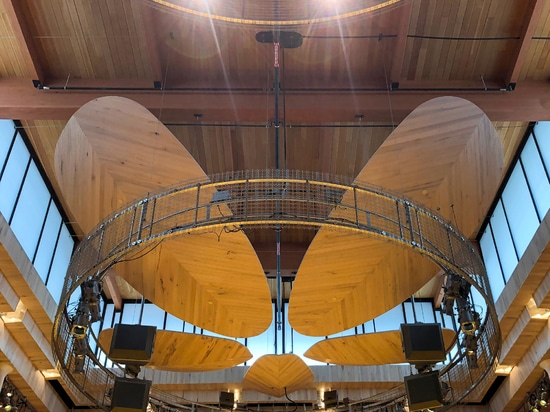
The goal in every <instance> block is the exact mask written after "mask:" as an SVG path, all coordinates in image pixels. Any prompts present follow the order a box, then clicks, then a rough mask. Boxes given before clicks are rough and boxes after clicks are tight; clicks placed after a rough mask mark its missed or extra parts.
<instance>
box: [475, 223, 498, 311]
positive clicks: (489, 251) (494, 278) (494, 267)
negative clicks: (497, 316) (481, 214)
mask: <svg viewBox="0 0 550 412" xmlns="http://www.w3.org/2000/svg"><path fill="white" fill-rule="evenodd" d="M479 245H480V247H481V253H482V255H483V261H484V263H485V269H486V270H487V275H488V276H489V284H490V285H491V290H492V291H493V297H494V298H495V300H496V299H498V297H499V296H500V294H501V293H502V290H503V289H504V278H503V277H502V271H501V270H500V264H499V263H498V256H497V250H496V248H495V244H494V242H493V235H492V233H491V227H490V225H487V227H486V228H485V231H484V232H483V235H482V236H481V239H480V241H479Z"/></svg>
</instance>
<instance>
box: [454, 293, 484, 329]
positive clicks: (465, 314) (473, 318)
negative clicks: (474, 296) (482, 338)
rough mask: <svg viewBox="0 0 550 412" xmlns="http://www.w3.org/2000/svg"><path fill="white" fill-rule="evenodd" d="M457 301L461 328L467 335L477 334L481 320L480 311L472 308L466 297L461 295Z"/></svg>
mask: <svg viewBox="0 0 550 412" xmlns="http://www.w3.org/2000/svg"><path fill="white" fill-rule="evenodd" d="M456 303H457V306H458V322H459V323H460V329H461V330H462V332H464V333H465V334H466V335H473V334H475V332H476V330H477V327H478V325H479V321H480V319H479V313H477V312H476V311H474V310H472V309H471V305H470V303H469V302H468V301H467V300H466V298H463V297H459V298H458V299H457V300H456Z"/></svg>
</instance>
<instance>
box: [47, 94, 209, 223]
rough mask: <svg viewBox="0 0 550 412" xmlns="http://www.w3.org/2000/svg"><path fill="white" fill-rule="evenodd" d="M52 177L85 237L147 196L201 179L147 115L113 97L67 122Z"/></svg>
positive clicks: (200, 172)
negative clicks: (190, 180) (124, 208)
mask: <svg viewBox="0 0 550 412" xmlns="http://www.w3.org/2000/svg"><path fill="white" fill-rule="evenodd" d="M55 173H56V177H57V180H58V182H59V186H60V187H61V190H62V192H63V197H64V198H65V200H66V201H67V204H68V206H69V209H70V210H69V212H70V213H71V215H72V217H73V218H74V220H75V221H76V223H77V224H78V225H79V226H80V228H81V229H82V231H83V232H84V233H87V232H89V231H90V230H91V229H92V228H93V227H94V226H95V225H96V224H98V223H99V221H100V220H101V219H103V218H104V217H105V216H107V215H108V214H110V213H112V212H113V211H114V210H116V209H117V208H119V207H121V206H123V205H125V204H126V203H128V202H130V201H131V200H133V199H137V198H140V197H144V196H145V195H147V192H149V191H152V190H156V189H160V188H162V187H165V186H168V185H171V184H175V183H177V182H179V181H183V180H188V179H201V178H204V177H205V174H204V171H203V170H202V169H201V167H200V166H199V164H198V163H197V162H196V161H195V159H193V157H192V156H191V155H190V154H189V152H188V151H187V150H186V149H185V147H183V146H182V145H181V143H180V142H179V141H178V140H177V139H176V138H175V137H174V136H173V135H172V133H171V132H170V131H169V130H168V129H167V128H166V127H165V126H164V125H163V124H162V123H161V122H160V121H159V120H158V119H157V118H156V117H155V116H154V115H153V114H152V113H151V112H149V111H148V110H147V109H146V108H145V107H143V106H141V105H140V104H138V103H136V102H134V101H133V100H130V99H126V98H123V97H115V96H110V97H101V98H99V99H95V100H92V101H91V102H89V103H87V104H85V105H84V106H82V107H81V108H80V109H79V110H77V112H76V113H75V114H74V115H73V116H72V117H71V118H70V119H69V121H68V122H67V125H66V126H65V128H64V129H63V132H62V133H61V136H60V137H59V140H58V142H57V146H56V148H55Z"/></svg>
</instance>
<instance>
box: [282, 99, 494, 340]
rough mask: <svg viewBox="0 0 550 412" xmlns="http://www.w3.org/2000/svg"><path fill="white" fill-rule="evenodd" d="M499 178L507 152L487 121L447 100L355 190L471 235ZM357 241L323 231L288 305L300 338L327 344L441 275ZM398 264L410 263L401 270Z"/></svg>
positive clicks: (435, 104) (414, 118) (424, 113)
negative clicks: (416, 207)
mask: <svg viewBox="0 0 550 412" xmlns="http://www.w3.org/2000/svg"><path fill="white" fill-rule="evenodd" d="M501 173H502V148H501V146H500V140H499V138H498V136H497V134H496V132H495V130H494V128H493V126H492V125H491V123H490V121H489V119H487V117H486V116H485V114H484V113H483V112H482V111H481V110H480V109H479V108H478V107H477V106H475V105H473V104H472V103H470V102H468V101H466V100H464V99H460V98H455V97H442V98H437V99H433V100H430V101H428V102H426V103H424V104H422V105H421V106H419V107H418V108H417V109H415V110H414V111H413V112H412V113H411V114H410V115H409V116H408V117H407V118H406V119H405V120H404V121H403V122H402V123H401V124H400V125H399V127H398V128H397V129H396V130H395V131H394V132H393V133H392V134H391V135H390V136H389V137H388V138H387V139H386V141H384V143H383V144H382V145H381V146H380V148H379V149H378V150H377V151H376V153H375V154H374V155H373V157H372V158H371V160H370V161H369V162H368V163H367V165H366V166H365V167H364V168H363V170H362V171H361V172H360V174H359V175H358V176H357V178H356V182H368V183H371V184H375V185H378V186H382V187H385V188H388V189H391V190H392V191H398V192H401V193H403V194H404V195H406V196H407V197H410V198H412V199H413V200H415V201H416V202H418V203H419V204H423V205H425V206H427V207H428V208H431V209H434V210H437V209H439V211H440V212H441V213H442V215H443V216H444V217H446V218H447V219H449V220H452V221H453V222H454V223H455V224H456V225H457V227H458V228H459V229H460V230H462V231H464V232H465V233H466V234H467V235H471V234H472V233H473V232H475V231H476V230H477V228H479V226H480V224H481V221H482V220H483V218H484V216H485V213H486V210H487V209H488V207H489V205H490V203H491V201H492V198H491V197H490V196H491V193H494V192H495V190H496V188H497V186H498V183H499V181H500V176H501ZM343 201H344V202H349V204H353V193H352V192H351V191H349V192H347V193H345V194H344V200H343ZM338 213H346V212H345V211H341V210H340V209H339V208H336V209H335V210H334V211H333V213H332V214H331V216H333V215H335V214H338ZM455 215H456V218H455ZM357 237H358V235H357V234H354V233H343V234H336V233H332V232H330V231H329V230H328V229H325V228H321V229H320V230H319V232H318V233H317V235H316V236H315V238H314V239H313V241H312V242H311V245H310V246H309V248H308V251H307V252H306V254H305V256H304V259H303V261H302V263H301V265H300V268H299V270H298V273H297V276H296V281H295V283H294V286H293V290H292V295H291V297H290V306H289V321H290V323H291V325H292V326H293V327H294V328H295V329H296V330H297V331H298V332H300V333H303V334H305V335H312V336H323V335H329V334H332V333H337V332H341V331H343V330H345V329H348V328H351V327H354V326H356V325H358V324H360V323H364V322H366V321H368V320H370V319H373V318H374V317H376V316H378V315H381V314H382V313H384V312H386V311H387V310H389V309H391V308H393V307H395V306H396V305H397V304H399V303H401V302H402V301H403V300H404V299H406V298H407V297H409V296H411V295H412V294H414V293H415V292H416V291H417V290H418V289H419V288H420V287H422V286H423V285H424V284H426V283H427V282H428V281H429V280H430V279H431V278H432V277H433V276H434V275H435V274H436V273H437V268H436V267H435V265H434V266H433V267H432V268H427V267H426V264H425V263H423V259H422V258H420V257H415V256H413V255H414V253H413V252H412V251H407V252H398V253H396V254H393V253H390V251H391V250H394V249H396V248H395V247H394V246H392V247H389V248H385V247H379V246H378V241H370V240H369V239H368V238H367V237H365V236H364V238H362V239H361V240H360V241H359V242H358V241H357V240H356V239H357ZM371 243H372V244H371ZM327 257H328V258H327ZM348 259H351V260H349V261H347V260H348ZM401 259H405V260H406V261H404V262H401V263H400V262H396V260H401ZM391 261H393V262H391ZM312 285H315V287H312Z"/></svg>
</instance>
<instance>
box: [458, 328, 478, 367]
mask: <svg viewBox="0 0 550 412" xmlns="http://www.w3.org/2000/svg"><path fill="white" fill-rule="evenodd" d="M462 346H463V347H464V350H465V355H466V362H467V363H468V367H469V368H470V369H477V368H478V362H477V338H476V337H475V335H464V339H463V340H462Z"/></svg>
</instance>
